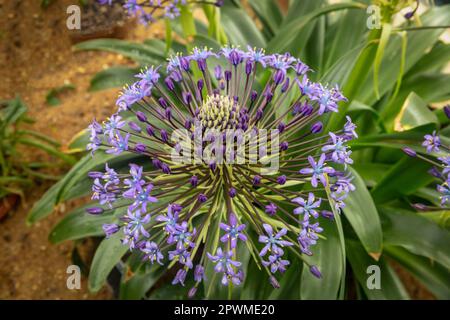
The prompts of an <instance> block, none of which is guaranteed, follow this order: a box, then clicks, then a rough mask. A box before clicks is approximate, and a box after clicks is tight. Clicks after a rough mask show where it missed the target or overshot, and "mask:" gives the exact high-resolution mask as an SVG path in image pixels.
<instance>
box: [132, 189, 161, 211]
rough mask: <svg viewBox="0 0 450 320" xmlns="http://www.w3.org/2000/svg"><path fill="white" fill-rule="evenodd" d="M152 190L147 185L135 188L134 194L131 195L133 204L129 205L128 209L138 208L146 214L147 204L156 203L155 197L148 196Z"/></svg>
mask: <svg viewBox="0 0 450 320" xmlns="http://www.w3.org/2000/svg"><path fill="white" fill-rule="evenodd" d="M152 189H153V185H152V184H148V185H147V186H143V187H137V188H136V189H135V190H136V192H135V194H134V195H133V197H132V198H133V199H134V202H133V203H132V204H131V205H130V207H129V208H130V209H133V210H134V209H136V208H139V207H140V210H142V212H147V204H148V203H155V202H158V199H157V198H156V197H153V196H151V195H150V192H151V191H152Z"/></svg>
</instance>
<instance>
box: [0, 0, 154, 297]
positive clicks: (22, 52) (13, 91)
mask: <svg viewBox="0 0 450 320" xmlns="http://www.w3.org/2000/svg"><path fill="white" fill-rule="evenodd" d="M39 3H40V1H37V0H22V1H20V0H12V1H11V0H0V73H1V74H0V75H1V81H0V99H9V98H13V97H14V96H16V95H19V96H20V97H21V98H22V100H23V101H24V102H25V103H26V104H27V105H28V108H29V115H30V116H31V117H33V118H34V119H36V120H37V121H36V123H34V124H33V125H32V128H33V129H34V130H37V131H39V132H42V133H44V134H46V135H48V136H50V137H52V138H55V139H57V140H58V141H60V142H61V143H62V144H63V146H64V145H66V144H67V143H68V142H69V141H70V139H71V138H72V137H73V135H74V134H76V133H77V132H79V131H80V130H82V129H84V128H85V127H86V126H87V124H88V123H89V122H90V121H91V120H92V119H93V118H94V117H96V118H98V119H103V118H105V117H107V116H109V115H110V114H111V113H112V112H113V110H114V109H115V105H114V102H115V99H116V97H117V94H118V90H117V89H111V90H106V91H102V92H97V93H90V92H88V87H89V81H90V79H91V78H92V76H93V75H95V74H96V73H97V72H98V71H101V70H102V69H104V68H107V67H109V66H112V65H119V64H130V61H128V60H127V59H126V58H124V57H122V56H120V55H116V54H110V53H104V52H75V51H73V50H72V41H71V36H70V31H69V30H67V28H66V27H65V19H66V8H67V6H68V5H70V4H72V3H75V1H74V0H56V1H55V2H54V3H53V4H52V5H51V6H50V7H49V8H48V9H47V10H42V9H41V8H40V6H39ZM158 30H160V27H156V29H155V28H153V29H152V31H151V32H152V33H153V34H155V33H156V34H157V35H158V34H161V32H158ZM149 34H150V30H145V29H144V28H141V27H138V28H134V27H131V28H130V29H129V32H128V33H127V35H126V38H128V39H130V40H136V41H139V40H143V39H145V38H146V37H147V36H149ZM65 83H72V84H73V85H74V86H75V87H76V89H75V90H73V91H68V92H67V93H64V94H63V96H62V97H61V101H62V103H61V104H60V105H58V106H55V107H50V106H48V105H47V104H46V102H45V97H46V95H47V93H48V91H49V90H51V89H52V88H55V87H59V86H62V85H63V84H65ZM25 151H26V150H25ZM24 156H26V157H31V158H32V160H35V161H43V160H51V159H49V158H48V157H47V156H46V155H45V154H41V153H39V152H32V153H25V154H24ZM66 169H67V168H66ZM58 170H59V171H60V172H59V173H63V172H62V171H63V170H64V169H56V171H58ZM56 173H58V172H56ZM50 185H51V183H44V184H43V185H38V186H36V187H34V188H32V189H30V190H27V199H26V200H27V201H26V204H23V205H20V206H18V207H17V209H16V210H15V211H13V212H11V213H10V216H9V217H8V218H7V219H6V221H4V222H3V223H0V252H1V253H2V254H1V255H0V299H88V298H89V299H107V298H109V297H110V293H109V292H108V291H107V290H104V291H102V292H100V293H99V294H96V295H91V294H89V293H88V292H87V289H86V279H83V281H82V289H81V290H75V291H71V290H68V289H67V287H66V277H67V274H66V268H67V266H68V265H70V264H72V263H71V251H72V247H73V243H64V244H61V245H57V246H54V245H51V244H50V243H49V242H48V240H47V236H48V234H49V231H50V230H51V228H52V226H53V225H54V224H55V223H56V222H57V221H58V220H59V219H60V218H61V216H63V215H64V212H57V213H55V214H53V215H52V216H50V217H49V218H47V219H45V220H43V221H41V222H38V223H36V224H35V225H34V226H31V227H28V226H26V225H25V218H26V215H27V212H28V211H29V210H30V208H31V206H32V204H33V203H34V202H35V201H36V200H37V199H39V197H40V196H41V195H42V194H43V193H44V192H45V191H46V190H47V189H48V188H49V186H50ZM68 209H69V208H66V211H67V210H68ZM81 247H82V251H83V253H84V255H85V256H86V257H89V256H90V254H91V251H92V249H93V245H92V243H91V242H90V241H86V242H85V243H84V244H82V245H81Z"/></svg>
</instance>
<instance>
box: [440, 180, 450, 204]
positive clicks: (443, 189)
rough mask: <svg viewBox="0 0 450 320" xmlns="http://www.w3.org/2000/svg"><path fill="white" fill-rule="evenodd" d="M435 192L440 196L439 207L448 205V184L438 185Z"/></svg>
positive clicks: (449, 197) (449, 194)
mask: <svg viewBox="0 0 450 320" xmlns="http://www.w3.org/2000/svg"><path fill="white" fill-rule="evenodd" d="M437 191H438V192H439V193H440V194H441V196H440V199H441V205H442V206H444V205H445V204H447V203H449V204H450V188H449V186H448V182H445V183H443V184H442V185H438V186H437Z"/></svg>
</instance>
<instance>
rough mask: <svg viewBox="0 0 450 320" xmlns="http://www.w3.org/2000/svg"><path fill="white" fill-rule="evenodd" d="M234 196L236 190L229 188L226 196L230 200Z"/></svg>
mask: <svg viewBox="0 0 450 320" xmlns="http://www.w3.org/2000/svg"><path fill="white" fill-rule="evenodd" d="M236 194H237V192H236V189H235V188H233V187H231V188H230V190H228V195H229V196H230V197H231V198H234V197H236Z"/></svg>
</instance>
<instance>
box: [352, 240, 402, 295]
mask: <svg viewBox="0 0 450 320" xmlns="http://www.w3.org/2000/svg"><path fill="white" fill-rule="evenodd" d="M345 243H346V246H347V258H348V261H349V262H350V265H351V267H352V271H353V274H354V275H355V278H356V280H358V282H359V283H360V285H361V288H362V289H363V290H364V293H365V294H366V296H367V298H369V299H371V300H405V299H409V296H408V293H407V291H406V289H405V288H404V287H403V284H402V282H401V281H400V279H399V278H398V276H397V275H396V274H395V272H394V271H393V270H392V268H391V267H390V266H389V264H388V263H387V261H386V259H385V258H384V257H381V259H380V260H378V261H375V260H374V259H373V258H371V257H370V256H369V255H368V254H367V253H366V251H365V250H364V247H363V246H362V245H361V244H360V243H358V242H357V241H353V240H348V239H347V240H346V241H345ZM369 266H378V267H379V268H380V269H379V270H380V272H381V274H380V276H381V278H380V285H381V288H380V289H369V288H368V286H367V282H368V279H369V277H370V275H371V272H370V269H369V272H368V267H369Z"/></svg>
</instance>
